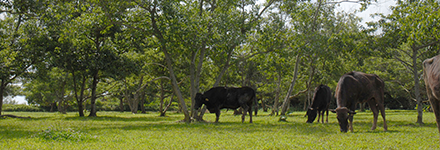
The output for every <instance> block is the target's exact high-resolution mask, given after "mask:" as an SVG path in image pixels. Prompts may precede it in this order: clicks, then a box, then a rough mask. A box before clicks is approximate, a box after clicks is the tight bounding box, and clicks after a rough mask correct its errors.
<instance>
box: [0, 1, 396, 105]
mask: <svg viewBox="0 0 440 150" xmlns="http://www.w3.org/2000/svg"><path fill="white" fill-rule="evenodd" d="M341 1H342V0H341ZM394 5H396V1H395V0H378V1H377V2H375V3H373V4H371V5H370V6H369V7H368V8H367V9H366V10H365V11H363V12H359V13H356V15H357V16H359V17H361V18H362V22H361V23H362V24H363V25H364V26H366V24H365V23H366V22H371V21H377V20H379V18H378V17H375V18H373V17H371V16H370V15H371V14H375V13H383V14H390V13H391V12H392V11H391V9H390V6H394ZM360 7H361V5H360V4H357V3H353V2H343V3H341V4H340V5H339V6H338V7H337V8H336V11H344V12H348V13H350V12H354V11H355V10H357V9H359V8H360ZM0 17H1V16H0ZM13 99H14V100H16V101H18V103H19V104H27V101H26V100H25V97H24V96H16V97H14V98H13Z"/></svg>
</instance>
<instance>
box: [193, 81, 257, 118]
mask: <svg viewBox="0 0 440 150" xmlns="http://www.w3.org/2000/svg"><path fill="white" fill-rule="evenodd" d="M256 99H257V98H256V96H255V91H254V89H252V88H250V87H241V88H231V87H214V88H211V89H209V90H208V91H206V92H204V93H203V94H202V93H197V94H196V97H195V106H194V108H195V109H196V110H198V109H199V108H200V107H201V106H202V105H203V104H205V106H206V107H207V109H208V110H209V112H210V113H215V115H216V118H215V122H218V119H219V117H220V110H221V109H223V108H230V109H237V108H239V107H241V108H243V113H242V117H241V122H244V118H245V116H246V113H247V112H249V117H250V121H249V122H250V123H252V105H253V103H254V101H256Z"/></svg>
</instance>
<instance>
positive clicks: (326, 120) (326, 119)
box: [325, 109, 328, 123]
mask: <svg viewBox="0 0 440 150" xmlns="http://www.w3.org/2000/svg"><path fill="white" fill-rule="evenodd" d="M325 112H326V115H327V117H326V118H325V123H328V109H326V110H325Z"/></svg>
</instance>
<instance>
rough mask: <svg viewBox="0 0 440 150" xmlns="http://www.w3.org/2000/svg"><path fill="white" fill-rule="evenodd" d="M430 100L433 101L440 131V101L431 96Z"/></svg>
mask: <svg viewBox="0 0 440 150" xmlns="http://www.w3.org/2000/svg"><path fill="white" fill-rule="evenodd" d="M429 102H431V106H432V109H433V111H434V115H435V121H436V122H437V128H438V132H439V133H440V110H439V109H440V101H439V100H437V99H435V98H434V97H433V96H431V97H430V98H429Z"/></svg>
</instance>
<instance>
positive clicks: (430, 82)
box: [423, 55, 440, 133]
mask: <svg viewBox="0 0 440 150" xmlns="http://www.w3.org/2000/svg"><path fill="white" fill-rule="evenodd" d="M423 79H424V80H425V86H426V93H427V94H428V99H429V102H430V103H431V107H432V108H433V110H434V115H435V121H436V122H437V128H438V130H439V133H440V126H439V123H440V110H439V109H440V55H437V56H435V57H433V58H430V59H426V60H425V61H423Z"/></svg>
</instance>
